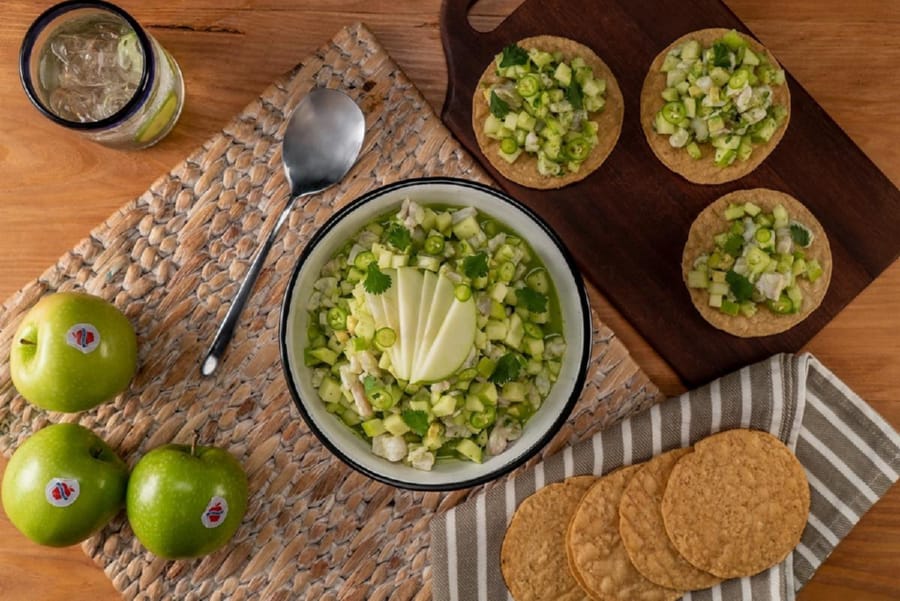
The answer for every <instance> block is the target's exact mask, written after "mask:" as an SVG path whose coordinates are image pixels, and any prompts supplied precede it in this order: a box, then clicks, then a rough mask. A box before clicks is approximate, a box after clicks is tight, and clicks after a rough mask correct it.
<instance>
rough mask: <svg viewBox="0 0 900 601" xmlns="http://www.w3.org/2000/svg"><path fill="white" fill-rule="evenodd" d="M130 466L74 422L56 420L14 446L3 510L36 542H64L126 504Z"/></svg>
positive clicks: (102, 522)
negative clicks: (17, 445) (58, 421)
mask: <svg viewBox="0 0 900 601" xmlns="http://www.w3.org/2000/svg"><path fill="white" fill-rule="evenodd" d="M127 482H128V466H127V465H125V462H124V461H122V460H121V459H120V458H119V456H118V455H116V454H115V452H114V451H113V450H112V449H111V448H110V447H109V445H108V444H106V442H104V441H103V440H102V439H101V438H100V437H99V436H97V435H96V434H94V433H93V432H91V431H90V430H88V429H87V428H85V427H83V426H79V425H78V424H54V425H51V426H47V427H46V428H44V429H42V430H40V431H38V432H37V433H35V434H34V435H32V436H31V437H30V438H28V439H27V440H26V441H25V442H23V443H22V445H21V446H20V447H19V448H18V449H16V452H15V453H13V456H12V458H11V459H10V460H9V464H8V465H7V466H6V473H4V474H3V489H2V491H0V492H2V499H3V509H4V510H5V511H6V515H8V516H9V520H10V521H11V522H12V523H13V525H14V526H15V527H16V528H18V529H19V531H21V532H22V534H24V535H25V536H27V537H28V538H30V539H31V540H33V541H34V542H36V543H40V544H42V545H49V546H52V547H65V546H68V545H74V544H75V543H77V542H80V541H83V540H84V539H86V538H88V537H89V536H91V535H92V534H94V533H95V532H97V531H98V530H100V529H101V528H102V527H103V526H105V525H106V524H107V522H109V520H110V519H112V517H113V516H114V515H115V514H116V513H118V512H119V510H120V509H121V508H122V506H123V505H124V504H125V490H126V487H127Z"/></svg>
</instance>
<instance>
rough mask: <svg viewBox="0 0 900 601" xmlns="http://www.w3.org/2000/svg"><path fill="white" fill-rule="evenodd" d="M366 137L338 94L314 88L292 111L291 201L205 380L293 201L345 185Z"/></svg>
mask: <svg viewBox="0 0 900 601" xmlns="http://www.w3.org/2000/svg"><path fill="white" fill-rule="evenodd" d="M365 133H366V122H365V118H364V117H363V114H362V111H360V110H359V107H358V106H356V103H354V102H353V100H351V99H350V97H349V96H347V95H346V94H344V93H343V92H340V91H338V90H329V89H325V88H318V89H315V90H313V91H311V92H310V93H309V94H307V95H306V97H305V98H304V99H303V100H302V101H301V102H300V104H299V105H297V108H295V109H294V112H293V113H292V114H291V119H290V122H289V123H288V126H287V130H286V131H285V132H284V142H282V147H281V160H282V162H283V163H284V173H285V176H287V180H288V183H289V184H290V186H291V198H290V200H288V202H287V204H286V205H285V207H284V209H283V210H282V211H281V215H279V216H278V221H276V222H275V227H274V228H272V231H271V232H270V233H269V236H268V237H267V238H266V240H265V242H263V245H262V246H261V247H260V249H259V250H258V251H257V253H256V256H255V257H254V258H253V262H252V263H251V264H250V270H249V271H248V272H247V275H246V276H245V277H244V281H243V282H241V287H240V288H239V289H238V292H237V295H236V296H235V297H234V301H233V302H232V303H231V307H230V308H229V309H228V314H227V315H225V319H224V320H223V321H222V324H221V325H220V326H219V330H218V331H217V332H216V337H215V338H214V339H213V342H212V344H211V345H210V347H209V352H208V353H207V354H206V358H205V359H204V360H203V365H202V366H201V368H200V373H202V374H203V375H204V376H208V375H210V374H212V373H213V372H214V371H216V368H217V367H218V366H219V363H220V360H221V358H222V354H223V353H224V352H225V347H227V346H228V343H229V341H230V340H231V336H232V334H234V328H235V325H237V321H238V318H239V317H240V315H241V311H243V309H244V305H245V304H246V303H247V299H248V298H250V293H251V292H252V291H253V284H254V283H255V282H256V278H257V277H258V276H259V272H260V271H261V270H262V266H263V263H264V262H265V260H266V255H268V254H269V249H271V248H272V244H273V243H274V242H275V239H276V238H277V237H278V232H279V231H280V230H281V227H282V226H283V225H284V222H285V221H287V217H288V214H290V212H291V209H292V208H293V206H294V202H295V201H296V200H297V199H298V198H300V197H301V196H306V195H308V194H314V193H316V192H321V191H322V190H325V189H326V188H329V187H331V186H333V185H334V184H336V183H338V182H339V181H341V180H342V179H343V178H344V176H345V175H346V174H347V172H348V171H349V170H350V168H351V167H352V166H353V164H354V163H355V162H356V159H357V157H358V156H359V151H360V149H361V148H362V143H363V138H364V136H365Z"/></svg>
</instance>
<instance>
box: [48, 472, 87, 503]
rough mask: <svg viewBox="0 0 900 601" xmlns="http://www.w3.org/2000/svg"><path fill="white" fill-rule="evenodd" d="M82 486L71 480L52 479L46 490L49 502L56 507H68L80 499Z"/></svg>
mask: <svg viewBox="0 0 900 601" xmlns="http://www.w3.org/2000/svg"><path fill="white" fill-rule="evenodd" d="M80 492H81V486H79V484H78V480H73V479H71V478H51V479H50V482H48V483H47V486H46V488H44V496H45V497H46V498H47V502H48V503H50V504H51V505H53V506H54V507H68V506H69V505H71V504H72V503H74V502H75V501H76V500H77V499H78V493H80Z"/></svg>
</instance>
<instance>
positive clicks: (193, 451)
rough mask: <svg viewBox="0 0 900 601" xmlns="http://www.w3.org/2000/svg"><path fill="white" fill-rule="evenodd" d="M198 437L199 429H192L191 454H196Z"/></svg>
mask: <svg viewBox="0 0 900 601" xmlns="http://www.w3.org/2000/svg"><path fill="white" fill-rule="evenodd" d="M199 439H200V429H199V428H198V429H197V430H194V438H193V439H192V440H191V456H192V457H196V456H197V441H198V440H199Z"/></svg>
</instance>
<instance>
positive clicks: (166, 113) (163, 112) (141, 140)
mask: <svg viewBox="0 0 900 601" xmlns="http://www.w3.org/2000/svg"><path fill="white" fill-rule="evenodd" d="M177 110H178V95H177V94H176V93H175V92H174V91H172V92H170V93H169V96H168V97H167V98H166V100H165V101H164V102H163V103H162V106H160V107H159V109H158V110H157V111H156V112H155V113H154V114H153V116H152V117H150V118H149V119H148V120H147V122H146V123H144V125H142V126H141V128H140V129H139V130H138V132H137V134H136V135H135V136H134V140H135V142H137V143H138V144H147V143H149V142H151V141H153V140H155V139H156V138H157V136H159V135H160V134H161V133H162V132H163V131H165V129H166V128H167V127H168V126H169V124H170V122H171V121H172V118H173V117H174V116H175V113H176V111H177Z"/></svg>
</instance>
